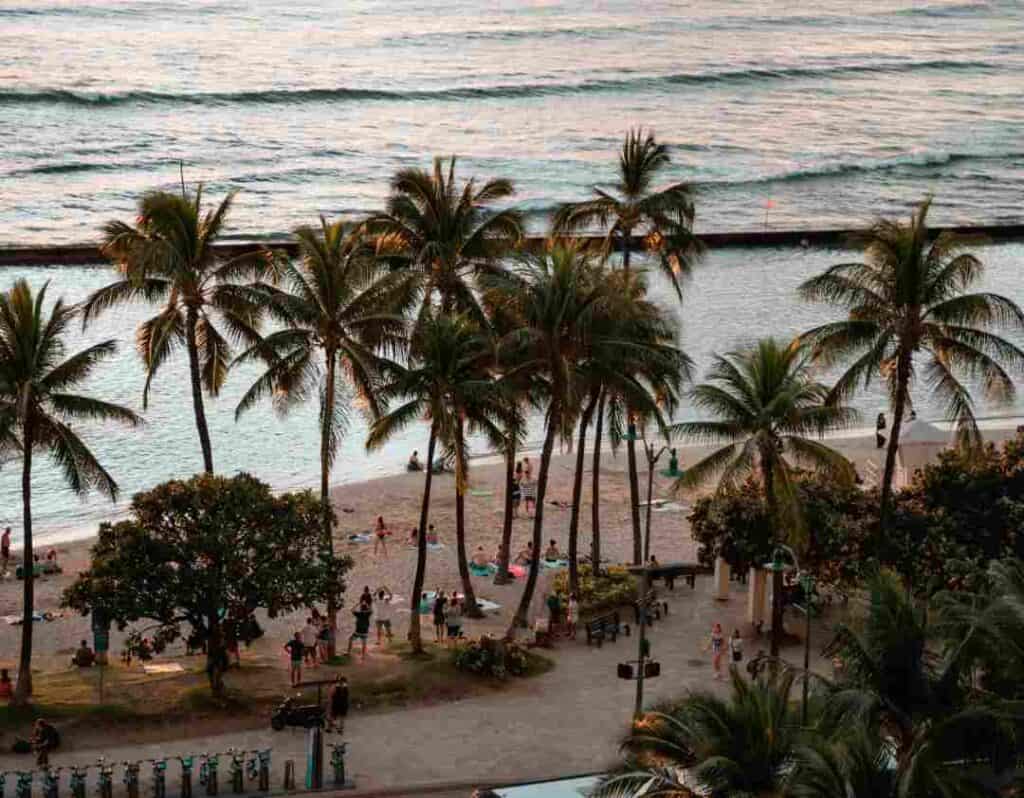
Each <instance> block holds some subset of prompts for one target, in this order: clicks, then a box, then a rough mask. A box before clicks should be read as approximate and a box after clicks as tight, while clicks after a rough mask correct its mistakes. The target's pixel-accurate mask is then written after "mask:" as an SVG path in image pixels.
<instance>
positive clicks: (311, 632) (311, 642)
mask: <svg viewBox="0 0 1024 798" xmlns="http://www.w3.org/2000/svg"><path fill="white" fill-rule="evenodd" d="M319 634H320V630H319V629H317V628H316V624H314V623H313V618H312V617H309V618H306V625H305V626H303V627H302V633H301V634H300V635H299V640H301V641H302V649H303V651H302V655H303V657H304V658H305V660H306V664H307V665H309V666H313V665H316V640H317V637H318V636H319Z"/></svg>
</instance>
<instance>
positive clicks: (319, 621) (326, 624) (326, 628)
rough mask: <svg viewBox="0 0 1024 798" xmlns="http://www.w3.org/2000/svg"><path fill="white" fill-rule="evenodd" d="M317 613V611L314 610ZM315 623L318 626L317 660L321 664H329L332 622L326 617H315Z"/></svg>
mask: <svg viewBox="0 0 1024 798" xmlns="http://www.w3.org/2000/svg"><path fill="white" fill-rule="evenodd" d="M313 611H314V612H316V610H313ZM313 623H314V624H316V628H317V633H316V651H317V659H318V660H319V661H320V662H327V652H328V651H329V650H330V645H331V621H330V619H329V618H327V617H326V616H324V617H319V618H317V617H314V618H313Z"/></svg>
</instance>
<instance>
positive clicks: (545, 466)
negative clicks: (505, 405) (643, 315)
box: [488, 244, 604, 636]
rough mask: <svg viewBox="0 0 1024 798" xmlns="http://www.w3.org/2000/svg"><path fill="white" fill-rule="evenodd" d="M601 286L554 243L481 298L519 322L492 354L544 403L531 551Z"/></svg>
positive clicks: (531, 585) (569, 427) (570, 424)
mask: <svg viewBox="0 0 1024 798" xmlns="http://www.w3.org/2000/svg"><path fill="white" fill-rule="evenodd" d="M603 291H604V284H603V283H602V281H601V280H600V274H599V272H598V270H597V269H596V268H595V266H594V264H593V263H592V262H591V260H590V258H588V257H587V256H586V255H585V254H584V253H583V252H581V251H580V250H579V249H578V248H576V247H573V246H570V245H565V244H555V245H554V246H553V247H551V248H550V249H549V250H548V251H545V252H542V253H536V254H531V255H528V256H525V257H524V258H523V259H522V260H521V262H520V264H519V266H518V267H517V268H516V269H514V270H512V271H511V272H509V273H508V274H505V275H501V276H496V277H493V278H491V280H490V281H489V282H488V295H489V297H490V299H489V301H493V302H499V303H503V304H504V307H505V309H506V312H510V313H513V314H515V315H517V316H518V318H519V319H520V327H519V328H518V329H516V330H514V331H513V332H510V333H509V334H508V335H507V336H505V337H504V338H503V339H502V342H501V347H500V349H499V356H500V355H501V352H502V351H503V350H507V349H509V348H511V349H512V350H513V351H515V352H516V353H517V359H516V363H517V365H516V366H515V368H513V369H512V370H511V372H510V373H511V374H512V375H514V374H515V373H517V372H527V373H533V374H534V375H536V378H537V379H538V380H540V381H542V382H541V383H539V384H538V388H537V392H536V394H535V398H538V399H539V398H540V397H543V399H544V400H545V401H546V404H547V408H546V413H545V419H544V444H543V447H542V449H541V457H540V466H539V469H538V473H537V505H536V507H537V509H536V511H535V513H534V518H533V550H534V551H536V552H539V551H540V547H541V537H542V533H543V530H544V497H545V495H546V492H547V482H548V472H549V471H550V468H551V456H552V452H553V451H554V445H555V438H557V437H559V436H561V437H562V439H563V440H566V439H568V438H570V437H571V435H572V431H573V428H574V426H575V421H576V417H577V415H578V413H579V409H578V408H579V405H580V399H581V395H582V393H583V391H584V390H585V387H584V385H583V380H582V378H581V375H580V372H579V364H580V363H581V362H582V356H583V352H584V351H585V350H586V347H587V338H588V336H589V335H590V334H591V316H592V310H593V307H594V304H595V302H597V301H598V300H599V299H600V297H601V296H602V293H603ZM539 559H540V558H539V557H534V558H533V562H531V563H530V570H529V574H528V576H527V579H526V585H525V587H524V589H523V595H522V599H521V600H520V602H519V607H518V608H517V609H516V613H515V616H514V617H513V620H512V628H511V629H510V636H511V634H512V631H513V629H514V628H515V627H516V626H525V625H526V623H527V613H528V612H529V608H530V603H531V601H532V600H533V592H534V589H535V588H536V585H537V570H538V568H539Z"/></svg>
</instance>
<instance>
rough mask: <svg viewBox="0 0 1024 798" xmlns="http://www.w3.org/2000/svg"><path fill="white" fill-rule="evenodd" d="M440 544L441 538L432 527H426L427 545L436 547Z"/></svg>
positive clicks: (431, 525)
mask: <svg viewBox="0 0 1024 798" xmlns="http://www.w3.org/2000/svg"><path fill="white" fill-rule="evenodd" d="M440 542H441V538H440V537H438V535H437V532H436V531H435V529H434V525H433V524H430V525H429V526H428V527H427V545H428V546H437V545H438V544H439V543H440Z"/></svg>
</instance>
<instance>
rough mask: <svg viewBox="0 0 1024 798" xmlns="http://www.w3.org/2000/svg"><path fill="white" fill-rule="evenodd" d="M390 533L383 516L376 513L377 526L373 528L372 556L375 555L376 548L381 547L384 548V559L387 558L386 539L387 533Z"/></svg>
mask: <svg viewBox="0 0 1024 798" xmlns="http://www.w3.org/2000/svg"><path fill="white" fill-rule="evenodd" d="M390 534H391V532H390V531H389V530H388V528H387V526H386V525H385V523H384V516H382V515H378V516H377V526H376V527H375V528H374V530H373V556H374V557H376V556H377V549H378V548H381V549H383V550H384V559H385V560H386V559H387V558H388V544H387V539H388V535H390Z"/></svg>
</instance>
